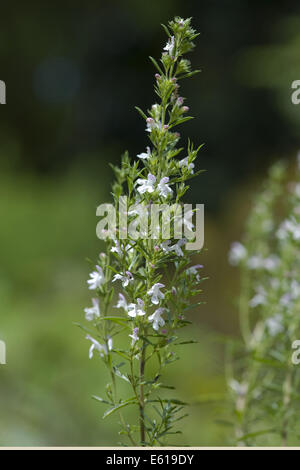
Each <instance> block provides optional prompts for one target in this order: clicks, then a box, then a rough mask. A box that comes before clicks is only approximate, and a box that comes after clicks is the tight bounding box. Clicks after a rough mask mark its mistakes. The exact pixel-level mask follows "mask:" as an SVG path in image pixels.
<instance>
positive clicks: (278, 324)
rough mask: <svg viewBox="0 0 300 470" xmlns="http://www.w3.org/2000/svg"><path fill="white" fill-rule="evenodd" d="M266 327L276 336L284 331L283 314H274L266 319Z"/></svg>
mask: <svg viewBox="0 0 300 470" xmlns="http://www.w3.org/2000/svg"><path fill="white" fill-rule="evenodd" d="M266 328H267V330H268V332H269V334H270V335H271V336H276V335H278V334H279V333H282V332H283V331H284V328H283V325H282V315H279V314H278V315H274V316H273V317H270V318H268V319H267V320H266Z"/></svg>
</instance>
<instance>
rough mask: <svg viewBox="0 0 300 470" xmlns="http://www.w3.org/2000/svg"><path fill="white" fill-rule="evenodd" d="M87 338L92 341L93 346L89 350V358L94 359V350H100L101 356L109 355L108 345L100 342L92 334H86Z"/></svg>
mask: <svg viewBox="0 0 300 470" xmlns="http://www.w3.org/2000/svg"><path fill="white" fill-rule="evenodd" d="M86 339H87V340H89V341H91V342H92V346H91V347H90V351H89V358H90V359H92V357H93V356H94V350H95V349H96V351H98V352H99V354H100V356H101V357H103V355H104V354H105V355H107V347H106V345H105V344H100V343H98V341H96V340H95V339H94V338H92V337H91V336H90V335H87V336H86Z"/></svg>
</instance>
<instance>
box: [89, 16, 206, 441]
mask: <svg viewBox="0 0 300 470" xmlns="http://www.w3.org/2000/svg"><path fill="white" fill-rule="evenodd" d="M164 29H165V31H166V33H167V35H168V42H167V45H166V46H165V48H164V51H163V54H162V57H161V62H160V64H159V63H158V62H156V60H154V59H153V58H151V60H152V63H153V64H154V66H155V68H156V70H157V73H156V75H155V82H156V84H155V92H156V94H157V96H158V98H159V102H158V103H156V104H154V105H153V106H152V108H151V109H150V110H149V111H148V113H147V114H145V113H144V112H143V111H142V110H140V109H139V108H137V110H138V111H139V113H140V114H141V116H142V118H143V119H144V121H145V125H146V131H147V134H148V136H149V138H150V142H151V147H147V149H146V152H143V153H141V154H139V155H138V156H137V158H138V159H137V160H136V161H132V160H131V159H130V158H129V155H128V153H125V154H124V155H123V157H122V163H121V167H120V168H119V167H113V170H114V173H115V177H116V181H115V183H114V184H113V188H112V189H113V191H112V194H113V197H114V206H115V207H116V208H117V207H119V206H118V202H119V198H121V197H122V196H124V195H126V207H125V209H124V210H123V212H122V211H121V209H120V210H119V212H118V222H117V225H116V229H115V230H111V229H108V230H104V229H102V230H101V232H102V233H105V235H106V237H107V238H106V247H107V249H106V252H105V253H101V254H100V256H99V259H98V261H97V263H96V267H95V268H94V270H93V272H92V273H91V275H90V279H89V281H88V285H89V289H90V290H91V291H93V292H94V293H95V296H94V299H93V300H92V306H91V307H90V308H87V309H86V310H85V314H86V320H87V321H88V322H90V325H91V327H90V328H86V327H85V326H83V328H84V329H85V331H87V333H88V335H87V336H86V338H87V340H89V341H90V343H91V346H90V353H89V355H90V358H92V357H93V356H94V355H96V356H97V357H100V358H101V359H102V361H103V362H104V364H105V365H106V367H107V369H108V371H109V374H110V377H111V383H109V384H107V387H106V398H105V399H103V398H99V397H94V398H95V399H96V400H98V401H100V402H101V403H103V404H106V405H108V409H107V411H106V412H105V414H104V417H108V416H110V415H112V414H113V413H115V412H117V413H119V417H120V423H121V427H122V429H121V432H120V434H122V435H125V436H127V438H128V439H129V443H130V444H131V445H142V446H144V445H147V446H155V445H158V444H159V445H163V444H164V442H166V441H165V439H166V438H167V436H168V435H170V434H172V433H176V432H179V431H174V430H173V426H174V424H175V423H176V422H177V421H179V420H180V419H182V417H183V415H182V413H181V412H182V409H183V406H184V403H183V402H182V401H179V400H177V399H172V398H167V399H165V398H162V395H161V393H162V389H172V387H170V386H167V385H165V384H164V383H163V382H162V381H161V375H162V373H163V371H164V369H165V367H166V366H168V365H169V364H171V363H173V362H174V361H176V360H177V359H178V357H177V354H175V353H174V351H173V349H174V348H175V347H176V346H178V345H181V344H185V343H186V342H184V341H181V340H180V338H179V336H178V331H179V330H180V329H181V328H183V327H185V326H186V325H188V324H189V323H190V322H189V321H188V320H187V319H186V312H187V310H188V309H190V308H191V307H196V306H198V305H199V304H200V302H199V301H198V299H197V298H195V297H196V296H197V295H198V294H200V292H201V291H200V289H199V284H200V282H202V280H203V279H202V278H201V277H200V269H201V268H202V266H201V265H196V266H191V265H190V263H191V257H192V255H193V254H195V253H198V251H194V250H190V251H188V246H187V240H186V239H185V238H184V237H182V238H180V239H176V240H175V234H174V230H175V229H172V231H171V233H170V236H169V238H168V239H167V240H166V239H164V238H163V236H162V234H161V231H159V230H158V231H157V226H156V225H154V226H152V228H151V237H150V238H148V237H146V236H145V233H144V232H143V230H142V229H140V231H139V232H137V225H138V223H137V221H136V220H137V219H136V216H137V214H139V211H140V210H141V207H142V208H143V209H145V208H146V213H147V212H149V211H150V210H151V207H152V205H154V204H155V203H159V204H162V203H163V204H168V205H170V204H172V203H174V202H176V203H177V204H179V203H181V200H182V198H183V196H184V194H185V193H186V191H187V190H188V186H187V185H186V182H187V181H188V180H189V179H191V178H193V177H195V176H197V175H198V174H199V173H201V171H199V172H195V163H194V162H195V160H196V157H197V154H198V152H199V150H200V147H199V148H198V149H195V148H194V147H193V145H192V144H191V143H189V145H188V149H187V154H186V156H185V157H184V158H181V159H177V158H176V157H178V155H179V154H180V153H181V152H182V151H183V149H182V148H177V144H178V142H179V140H180V135H179V134H178V132H174V128H175V127H176V126H178V125H179V124H182V123H184V122H186V121H188V120H189V119H192V118H191V117H189V116H187V113H188V112H189V108H188V107H187V106H186V105H185V103H184V102H185V100H184V98H182V97H181V96H180V94H179V89H180V86H179V82H180V80H181V79H183V78H186V77H191V76H192V75H194V74H196V73H197V72H198V71H197V70H196V71H192V69H191V64H190V62H189V60H187V59H186V58H185V57H184V55H185V54H186V53H188V52H190V51H191V50H192V49H193V48H194V43H193V41H194V39H195V38H196V37H197V34H196V32H195V31H194V29H192V27H191V20H190V19H187V20H183V19H181V18H175V19H174V21H170V22H169V24H168V27H165V26H164ZM193 215H194V214H193V211H190V213H189V214H188V216H187V217H185V218H184V224H185V225H187V227H188V229H189V230H192V229H193V227H194V224H193V220H192V219H193ZM124 216H126V217H127V218H128V219H129V222H130V225H131V228H132V227H133V228H134V230H133V232H134V234H135V235H136V236H134V235H128V233H129V232H126V233H124V230H123V228H122V226H121V222H120V220H121V218H122V217H124ZM172 217H173V219H174V220H177V218H178V214H176V213H175V214H173V216H172ZM108 225H109V221H108ZM130 233H131V234H132V231H131V232H130ZM115 286H117V288H118V289H119V288H121V292H119V294H118V300H115V290H114V289H115ZM193 299H194V300H193ZM112 308H115V309H117V310H118V311H119V312H121V314H119V315H113V314H111V310H112ZM124 332H125V334H126V338H127V340H126V347H125V348H121V347H120V346H119V345H118V341H117V337H118V336H119V335H121V334H124ZM191 342H192V341H191ZM120 344H121V343H120ZM120 360H121V361H122V362H121V363H120ZM119 379H120V380H124V381H125V382H126V383H127V384H128V387H129V389H131V391H132V393H131V395H130V397H129V398H120V397H118V388H117V381H118V380H119ZM128 406H136V407H137V411H138V423H135V424H129V423H128V422H127V421H126V420H125V418H124V416H123V410H124V409H125V408H126V407H128Z"/></svg>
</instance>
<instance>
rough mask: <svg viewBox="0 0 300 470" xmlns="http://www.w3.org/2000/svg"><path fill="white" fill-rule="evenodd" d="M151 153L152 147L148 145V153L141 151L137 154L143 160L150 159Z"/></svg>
mask: <svg viewBox="0 0 300 470" xmlns="http://www.w3.org/2000/svg"><path fill="white" fill-rule="evenodd" d="M150 155H151V150H150V147H147V153H140V154H139V155H137V157H138V158H141V159H142V160H149V158H150Z"/></svg>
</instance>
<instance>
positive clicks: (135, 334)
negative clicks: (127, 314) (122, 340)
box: [129, 328, 140, 346]
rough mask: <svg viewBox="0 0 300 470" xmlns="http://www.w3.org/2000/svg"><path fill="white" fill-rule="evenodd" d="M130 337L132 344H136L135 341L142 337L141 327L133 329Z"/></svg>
mask: <svg viewBox="0 0 300 470" xmlns="http://www.w3.org/2000/svg"><path fill="white" fill-rule="evenodd" d="M129 338H131V339H132V342H131V346H134V345H135V343H136V342H137V341H138V340H139V339H140V338H139V329H138V328H134V329H133V332H132V335H129Z"/></svg>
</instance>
